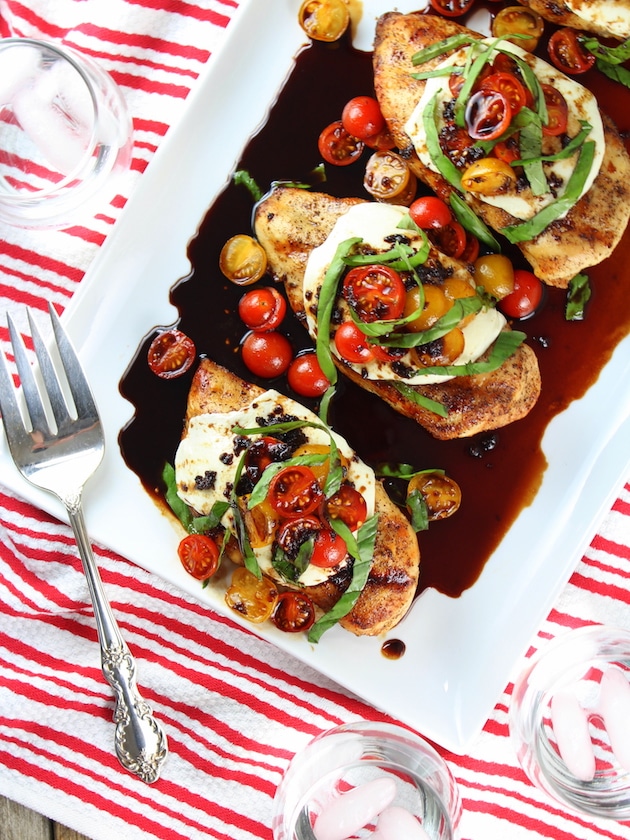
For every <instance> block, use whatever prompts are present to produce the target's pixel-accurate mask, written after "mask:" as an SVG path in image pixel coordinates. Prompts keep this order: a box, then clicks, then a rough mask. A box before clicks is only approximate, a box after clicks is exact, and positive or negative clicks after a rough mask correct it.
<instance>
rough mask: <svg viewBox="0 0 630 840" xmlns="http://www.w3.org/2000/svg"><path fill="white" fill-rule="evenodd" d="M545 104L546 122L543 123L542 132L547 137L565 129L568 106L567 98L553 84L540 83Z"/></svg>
mask: <svg viewBox="0 0 630 840" xmlns="http://www.w3.org/2000/svg"><path fill="white" fill-rule="evenodd" d="M541 88H542V91H543V95H544V97H545V104H546V105H547V114H548V122H547V124H546V125H543V127H542V130H543V134H547V135H548V136H549V137H557V136H558V135H559V134H564V132H565V131H566V130H567V121H568V118H569V106H568V105H567V100H566V99H565V98H564V96H563V95H562V94H561V93H560V91H559V90H558V88H555V87H554V86H553V85H546V84H543V85H541Z"/></svg>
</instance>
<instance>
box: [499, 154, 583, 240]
mask: <svg viewBox="0 0 630 840" xmlns="http://www.w3.org/2000/svg"><path fill="white" fill-rule="evenodd" d="M594 157H595V143H594V142H593V140H588V141H587V142H586V143H584V145H583V146H582V148H581V149H580V155H579V157H578V160H577V163H576V165H575V169H574V170H573V172H572V173H571V177H570V178H569V180H568V181H567V186H566V190H565V191H564V193H563V195H561V196H560V197H559V198H556V199H555V200H554V201H552V202H551V203H550V204H548V205H547V206H546V207H543V209H542V210H540V211H539V212H538V213H536V215H535V216H533V217H532V218H531V219H528V220H527V221H525V222H520V223H519V224H517V225H509V226H508V227H504V228H502V229H501V233H502V234H503V235H504V236H505V237H506V239H508V241H510V242H512V243H515V242H526V241H527V240H529V239H534V237H536V236H538V235H539V234H540V233H542V232H543V230H545V228H547V227H548V226H549V225H550V224H551V223H552V222H555V221H556V219H558V218H560V216H562V215H564V214H565V213H567V212H568V211H569V210H570V209H571V208H572V207H573V205H574V204H576V202H577V201H578V200H579V198H580V196H581V194H582V190H583V189H584V184H585V183H586V180H587V178H588V176H589V174H590V171H591V168H592V166H593V159H594Z"/></svg>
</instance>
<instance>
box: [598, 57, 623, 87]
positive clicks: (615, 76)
mask: <svg viewBox="0 0 630 840" xmlns="http://www.w3.org/2000/svg"><path fill="white" fill-rule="evenodd" d="M595 66H596V67H597V69H598V70H599V71H600V72H601V73H603V74H604V76H608V78H609V79H612V80H613V82H619V84H621V85H623V86H624V87H627V88H630V70H628V69H627V68H626V67H619V66H617V65H616V64H609V63H608V62H606V61H602V60H601V59H600V58H598V59H597V61H596V62H595Z"/></svg>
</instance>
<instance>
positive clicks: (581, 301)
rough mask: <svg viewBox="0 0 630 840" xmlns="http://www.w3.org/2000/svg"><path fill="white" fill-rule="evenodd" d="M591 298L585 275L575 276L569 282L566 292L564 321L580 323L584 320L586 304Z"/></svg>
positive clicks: (588, 282)
mask: <svg viewBox="0 0 630 840" xmlns="http://www.w3.org/2000/svg"><path fill="white" fill-rule="evenodd" d="M590 297H591V286H590V281H589V279H588V276H587V275H586V274H576V275H575V277H574V278H573V279H572V280H570V282H569V288H568V290H567V302H566V308H565V315H564V317H565V319H566V320H567V321H581V320H582V319H583V318H584V311H585V309H586V304H587V303H588V301H589V300H590Z"/></svg>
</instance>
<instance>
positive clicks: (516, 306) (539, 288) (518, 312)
mask: <svg viewBox="0 0 630 840" xmlns="http://www.w3.org/2000/svg"><path fill="white" fill-rule="evenodd" d="M542 295H543V285H542V283H541V282H540V280H539V279H538V277H536V275H535V274H532V272H531V271H524V270H523V269H520V268H517V269H516V270H515V272H514V290H513V291H512V292H510V294H509V295H506V296H505V297H504V298H503V299H502V300H501V302H500V303H499V309H500V310H501V312H503V314H504V315H507V316H508V318H529V316H530V315H533V314H534V312H535V311H536V309H537V308H538V306H539V305H540V301H541V300H542Z"/></svg>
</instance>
